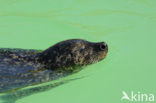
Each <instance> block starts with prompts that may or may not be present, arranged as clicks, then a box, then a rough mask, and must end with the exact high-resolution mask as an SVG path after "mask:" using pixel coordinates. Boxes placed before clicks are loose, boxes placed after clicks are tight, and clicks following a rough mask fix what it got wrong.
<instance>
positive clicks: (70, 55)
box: [37, 39, 108, 70]
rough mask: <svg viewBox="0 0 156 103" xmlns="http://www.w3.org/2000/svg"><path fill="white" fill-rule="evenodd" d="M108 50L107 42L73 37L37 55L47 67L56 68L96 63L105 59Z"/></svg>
mask: <svg viewBox="0 0 156 103" xmlns="http://www.w3.org/2000/svg"><path fill="white" fill-rule="evenodd" d="M107 52H108V46H107V44H106V43H105V42H89V41H86V40H82V39H71V40H66V41H62V42H59V43H57V44H55V45H54V46H52V47H50V48H49V49H47V50H45V51H43V52H41V53H40V54H39V55H37V56H38V58H39V59H38V60H39V62H42V63H44V64H45V66H46V68H49V69H52V70H54V69H56V68H66V67H75V66H85V65H89V64H93V63H96V62H98V61H101V60H103V59H104V58H105V57H106V54H107Z"/></svg>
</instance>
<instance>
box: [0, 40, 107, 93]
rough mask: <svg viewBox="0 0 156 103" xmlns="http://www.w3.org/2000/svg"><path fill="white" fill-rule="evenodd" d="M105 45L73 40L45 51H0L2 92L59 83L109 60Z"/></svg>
mask: <svg viewBox="0 0 156 103" xmlns="http://www.w3.org/2000/svg"><path fill="white" fill-rule="evenodd" d="M107 52H108V46H107V44H106V43H105V42H89V41H86V40H82V39H70V40H65V41H62V42H59V43H57V44H55V45H53V46H51V47H50V48H48V49H46V50H44V51H42V50H25V49H0V78H1V79H0V92H6V91H11V90H16V89H19V88H23V87H26V86H31V85H36V84H40V83H44V82H48V81H52V80H56V79H59V78H62V77H65V76H68V75H71V74H73V73H76V72H78V71H80V70H82V69H83V67H85V66H87V65H89V64H93V63H96V62H99V61H101V60H103V59H104V58H105V57H106V54H107Z"/></svg>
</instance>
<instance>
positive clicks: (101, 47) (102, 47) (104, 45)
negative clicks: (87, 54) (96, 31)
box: [100, 42, 107, 50]
mask: <svg viewBox="0 0 156 103" xmlns="http://www.w3.org/2000/svg"><path fill="white" fill-rule="evenodd" d="M106 47H107V44H106V43H104V42H102V43H101V44H100V49H101V50H105V49H106Z"/></svg>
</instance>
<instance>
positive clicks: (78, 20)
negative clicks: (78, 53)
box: [0, 0, 156, 103]
mask: <svg viewBox="0 0 156 103" xmlns="http://www.w3.org/2000/svg"><path fill="white" fill-rule="evenodd" d="M70 38H82V39H86V40H89V41H106V42H107V43H108V46H109V53H108V55H107V58H106V59H105V60H103V61H102V62H100V63H97V64H94V65H91V66H89V67H87V68H86V69H85V70H83V71H82V72H80V73H79V75H80V76H81V75H83V76H84V75H87V77H86V78H83V79H80V80H75V81H72V82H70V83H67V84H64V85H61V86H59V87H57V88H54V89H51V90H48V91H46V92H42V93H37V94H34V95H31V96H28V97H25V98H23V99H20V100H18V101H17V103H123V102H124V103H126V102H128V101H126V100H125V101H121V97H122V96H123V95H122V91H125V92H126V93H128V94H129V93H130V92H131V91H134V92H135V93H137V92H140V93H147V94H149V93H152V94H154V95H155V96H156V82H155V81H156V80H155V78H156V63H155V62H156V54H155V53H156V46H155V45H156V39H155V38H156V1H155V0H107V1H106V0H0V47H8V48H25V49H46V48H48V47H49V46H51V45H53V44H54V43H56V42H59V41H62V40H65V39H70ZM155 101H156V100H155ZM145 103H146V102H145ZM152 103H153V102H152Z"/></svg>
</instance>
